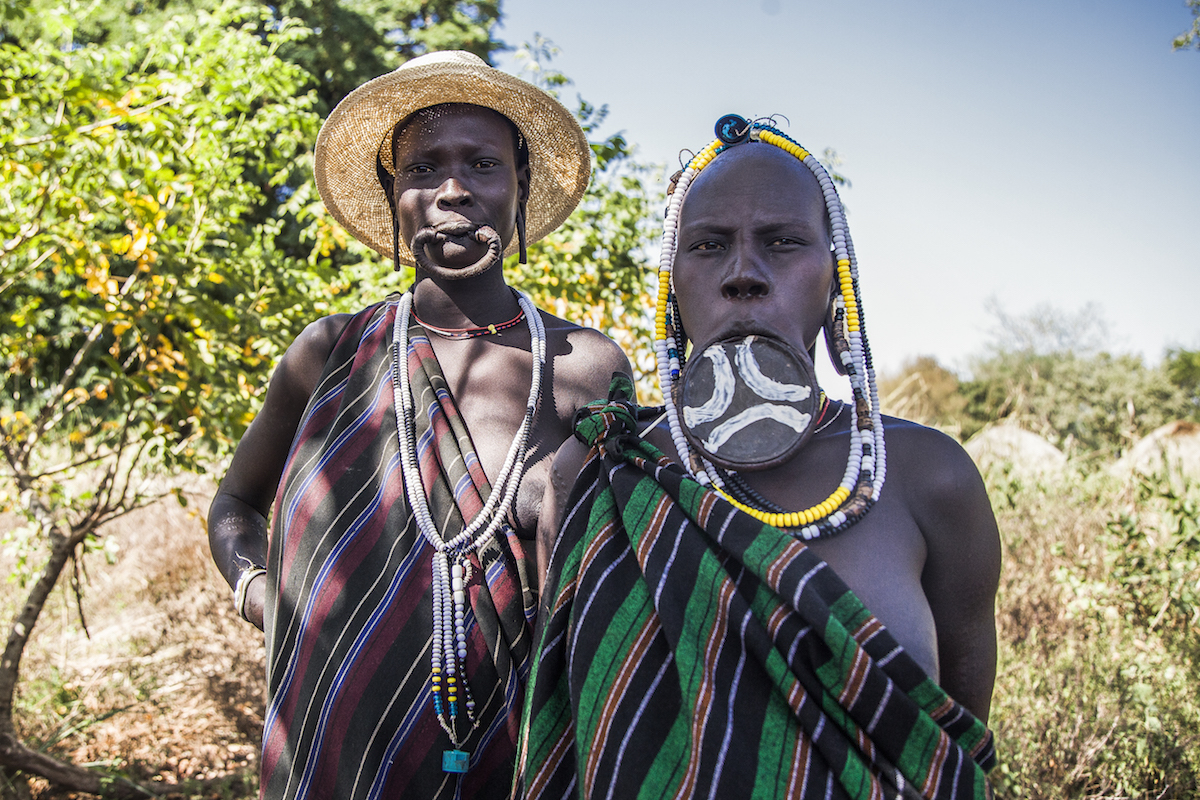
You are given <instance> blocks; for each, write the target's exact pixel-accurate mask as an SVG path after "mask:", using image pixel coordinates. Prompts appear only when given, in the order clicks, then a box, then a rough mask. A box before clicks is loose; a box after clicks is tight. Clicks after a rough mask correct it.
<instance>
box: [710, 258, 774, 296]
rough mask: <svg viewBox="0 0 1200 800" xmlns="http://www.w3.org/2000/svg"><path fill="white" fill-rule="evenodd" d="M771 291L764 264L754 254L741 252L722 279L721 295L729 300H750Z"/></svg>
mask: <svg viewBox="0 0 1200 800" xmlns="http://www.w3.org/2000/svg"><path fill="white" fill-rule="evenodd" d="M770 293H771V284H770V283H769V282H768V281H767V278H766V272H765V270H763V269H762V265H760V264H759V263H758V262H757V261H756V260H755V259H754V257H753V256H749V255H743V254H740V253H739V254H738V255H737V256H736V257H735V258H734V260H733V264H732V265H731V268H730V270H729V272H728V273H726V275H725V278H724V279H723V280H722V281H721V296H722V297H724V298H725V299H727V300H749V299H753V298H757V297H766V296H767V295H768V294H770Z"/></svg>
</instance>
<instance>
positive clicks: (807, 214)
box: [680, 142, 826, 225]
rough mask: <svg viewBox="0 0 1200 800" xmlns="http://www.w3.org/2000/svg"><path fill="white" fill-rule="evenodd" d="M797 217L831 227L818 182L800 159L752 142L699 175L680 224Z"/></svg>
mask: <svg viewBox="0 0 1200 800" xmlns="http://www.w3.org/2000/svg"><path fill="white" fill-rule="evenodd" d="M735 210H743V211H749V212H752V213H753V214H754V215H755V216H756V217H758V218H761V217H762V216H763V215H769V216H771V217H773V218H791V219H794V220H796V221H804V222H813V223H820V224H822V225H824V224H825V220H826V210H825V197H824V195H823V194H822V192H821V185H820V184H819V183H818V182H817V179H816V177H815V176H814V175H813V174H812V172H811V171H809V169H808V167H806V166H804V164H803V163H801V162H800V160H799V159H797V158H796V157H795V156H792V155H790V154H788V153H785V152H784V151H783V150H780V149H779V148H778V147H775V146H774V145H770V144H765V143H761V142H752V143H747V144H742V145H736V146H734V147H731V148H730V149H728V150H726V151H725V152H723V153H721V154H720V155H719V156H717V157H716V159H714V160H713V162H712V163H711V164H710V165H709V166H708V167H706V168H705V169H704V170H703V171H701V173H700V174H699V175H698V176H696V179H695V180H694V181H693V182H692V186H691V188H690V189H689V191H688V195H687V199H686V200H685V201H684V204H683V208H682V210H681V212H680V224H682V225H686V224H689V223H693V222H696V223H699V222H705V223H707V222H709V221H710V218H712V217H725V218H728V217H731V216H734V215H735Z"/></svg>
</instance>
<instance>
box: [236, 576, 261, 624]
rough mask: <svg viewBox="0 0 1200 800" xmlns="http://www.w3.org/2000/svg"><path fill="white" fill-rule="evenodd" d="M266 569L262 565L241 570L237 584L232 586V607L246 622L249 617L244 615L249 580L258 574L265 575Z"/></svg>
mask: <svg viewBox="0 0 1200 800" xmlns="http://www.w3.org/2000/svg"><path fill="white" fill-rule="evenodd" d="M266 574H267V571H266V569H264V568H263V567H257V566H255V567H248V568H246V569H244V570H242V574H241V575H239V576H238V579H237V585H236V586H234V587H233V608H234V610H236V611H237V614H238V616H239V617H241V618H242V619H244V620H246V621H247V622H249V621H250V618H249V617H247V616H246V594H247V592H248V590H249V589H250V582H251V581H252V580H254V579H255V578H257V577H258V576H259V575H266Z"/></svg>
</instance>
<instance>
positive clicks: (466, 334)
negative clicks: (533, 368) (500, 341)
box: [412, 308, 525, 339]
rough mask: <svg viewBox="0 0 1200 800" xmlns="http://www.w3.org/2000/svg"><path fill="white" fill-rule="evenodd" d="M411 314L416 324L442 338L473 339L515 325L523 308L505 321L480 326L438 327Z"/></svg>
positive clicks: (414, 313)
mask: <svg viewBox="0 0 1200 800" xmlns="http://www.w3.org/2000/svg"><path fill="white" fill-rule="evenodd" d="M412 316H413V319H415V320H416V321H417V324H418V325H420V326H421V327H422V328H424V329H425V330H427V331H429V332H430V333H436V334H437V335H438V336H441V337H442V338H443V339H474V338H475V337H476V336H488V335H490V334H494V333H499V332H500V331H506V330H508V329H509V328H511V327H513V326H514V325H517V324H518V323H520V321H521V320H523V319H525V309H523V308H522V309H519V310H518V311H517V315H516V316H515V317H513V318H512V319H510V320H508V321H507V322H497V323H495V324H493V325H485V326H483V327H481V328H438V327H436V326H433V325H430V324H429V323H428V322H425V321H423V320H422V319H421V318H420V317H418V316H417V315H416V312H413V315H412Z"/></svg>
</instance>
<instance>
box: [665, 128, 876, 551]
mask: <svg viewBox="0 0 1200 800" xmlns="http://www.w3.org/2000/svg"><path fill="white" fill-rule="evenodd" d="M730 131H732V132H733V133H732V135H729V134H728V132H730ZM717 132H718V138H717V139H716V140H714V141H713V142H711V143H710V144H709V145H708V146H707V147H705V148H704V149H703V150H701V151H700V152H699V153H697V154H696V156H695V157H694V158H692V159H691V161H689V162H688V164H687V167H686V168H685V169H684V170H683V171H682V172H681V173H680V176H679V179H678V182H677V183H676V186H675V190H674V192H673V193H672V194H671V197H670V199H669V201H668V203H667V212H666V215H665V217H664V220H663V236H662V250H661V253H660V256H659V267H658V269H659V272H658V280H659V295H658V302H657V308H656V315H655V337H654V348H655V356H656V358H657V361H658V380H659V386H661V387H662V394H663V402H664V404H665V406H666V416H667V424H668V427H669V428H670V431H671V439H672V441H673V443H674V444H675V449H676V452H678V453H679V454H680V456H681V457H682V458H684V459H685V461H687V462H688V463H685V464H684V467H685V468H686V469H688V470H689V471H693V474H694V477H695V478H696V480H697V481H698V482H700V483H701V484H703V485H705V486H712V487H713V488H714V489H716V490H717V491H718V492H720V493H721V494H722V495H724V496H725V497H726V499H728V500H729V501H730V502H732V503H733V504H734V505H736V506H737V507H738V508H740V509H741V510H743V511H745V512H747V513H749V514H751V515H753V516H755V517H757V518H758V519H760V520H762V521H764V522H767V523H768V524H770V525H775V526H777V527H781V528H787V529H791V530H793V531H794V532H795V534H796V535H797V536H799V537H800V538H803V539H815V538H818V537H821V536H828V535H831V534H833V533H836V532H838V531H840V530H844V529H845V528H846V527H848V526H849V525H852V524H853V523H854V522H855V521H857V520H858V519H860V518H861V517H862V516H863V515H864V514H866V512H867V511H868V510H869V509H870V506H871V504H873V503H874V502H875V501H876V500H878V499H879V495H880V492H881V491H882V489H883V483H884V479H885V477H886V475H887V453H886V450H885V448H884V436H883V416H882V413H881V412H880V408H879V391H878V388H877V386H876V382H875V369H874V366H873V364H872V363H871V353H870V348H869V346H868V345H867V338H866V329H865V325H864V323H863V320H862V297H861V293H860V292H859V286H858V261H857V259H856V258H855V256H854V244H853V242H852V241H851V239H850V231H849V229H848V228H847V226H846V217H845V213H844V211H843V209H842V202H841V199H840V198H839V197H838V194H837V189H836V188H835V186H834V184H833V180H832V179H831V178H830V177H829V175H828V174H827V173H826V172H825V169H824V167H822V166H821V164H820V162H819V161H817V159H816V158H815V157H814V156H813V155H812V154H811V153H809V152H808V151H807V150H805V149H804V148H803V147H801V146H800V145H799V144H797V143H796V142H795V141H794V140H792V139H790V138H788V137H787V136H785V135H784V134H783V133H782V132H780V131H778V130H776V129H775V128H773V127H770V126H768V125H764V124H761V123H749V122H747V121H746V120H744V119H742V118H740V117H736V116H734V115H729V116H727V117H723V118H722V119H721V120H719V121H718V122H717ZM747 139H749V140H752V141H759V142H764V143H768V144H771V145H773V146H775V147H778V148H780V149H781V150H784V151H785V152H788V153H790V154H791V155H793V156H795V157H796V158H797V159H798V160H800V161H801V163H803V164H804V165H805V166H806V167H808V169H809V170H810V171H811V172H812V174H813V176H814V177H815V178H816V179H817V181H818V183H819V184H820V186H821V192H822V194H823V195H824V199H825V208H826V211H827V213H828V216H829V223H830V227H831V229H832V231H833V249H834V259H835V262H836V267H837V276H836V277H837V281H838V284H839V286H840V290H841V291H840V293H839V296H838V297H837V298H836V300H835V305H834V310H835V312H836V318H835V319H836V325H837V327H838V328H839V329H840V330H841V331H842V334H843V335H844V336H845V339H846V341H847V343H848V345H849V347H848V350H847V351H846V352H843V353H842V354H841V361H842V367H843V368H844V371H845V372H846V373H847V374H848V375H849V378H850V387H851V390H852V391H853V395H854V399H853V400H852V401H850V403H849V406H850V414H851V422H850V454H849V457H848V458H847V461H846V471H845V473H844V475H843V476H842V480H841V483H840V484H839V485H838V488H837V489H836V490H835V491H834V492H833V494H831V495H830V496H829V497H828V498H827V499H826V500H825V501H824V502H822V503H820V504H818V505H816V506H813V507H812V508H810V509H806V510H805V511H802V512H788V513H782V514H781V513H774V512H764V511H762V510H760V509H756V508H753V507H750V506H747V505H746V504H745V503H742V502H740V501H738V500H736V499H734V498H732V497H730V496H729V495H728V494H727V493H726V492H725V487H724V482H723V481H722V480H721V477H720V474H719V471H718V470H717V469H716V468H714V467H713V465H712V464H710V463H708V462H707V461H706V460H705V459H704V458H703V457H700V456H698V455H697V456H696V457H695V458H694V459H693V458H689V456H690V455H692V454H693V450H692V448H691V445H690V444H689V442H688V440H687V437H686V436H685V435H684V433H683V428H682V426H681V424H680V421H679V412H678V410H677V409H676V406H675V397H674V392H675V382H676V381H677V380H678V379H679V375H680V364H681V362H682V360H683V356H684V347H685V346H686V344H687V342H686V339H684V338H683V337H682V336H677V335H676V333H677V332H678V331H680V330H682V328H681V325H680V323H679V320H677V319H674V320H673V319H672V314H673V313H674V309H673V308H672V305H673V303H674V297H673V291H672V287H671V281H672V270H673V267H674V265H675V253H676V248H677V246H678V241H677V236H678V226H679V214H680V211H681V210H682V208H683V201H684V199H685V198H686V197H687V193H688V189H689V188H690V187H691V184H692V181H693V180H694V179H695V177H696V176H697V175H698V174H699V173H700V171H701V170H703V169H704V168H705V167H706V166H708V165H709V164H710V163H711V162H712V160H713V159H714V158H716V157H717V155H718V154H719V153H721V152H722V151H724V150H725V149H726V148H728V147H730V146H735V145H737V144H739V143H741V142H744V141H746V140H747ZM843 326H844V327H843ZM839 411H840V409H839ZM861 412H865V414H864V413H861ZM831 421H832V420H831Z"/></svg>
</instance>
